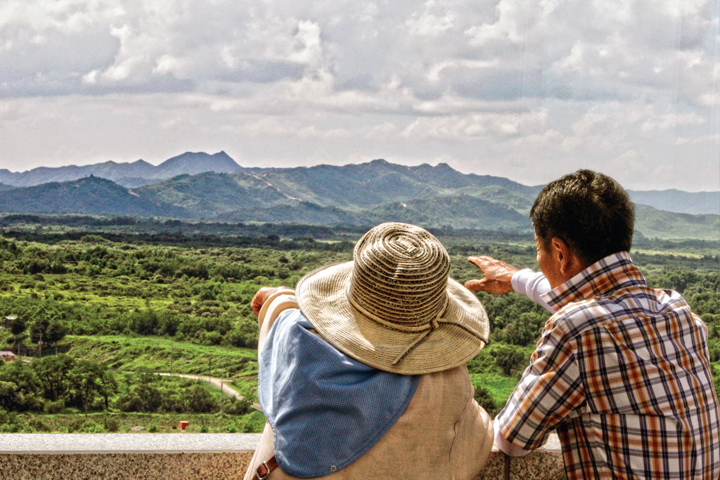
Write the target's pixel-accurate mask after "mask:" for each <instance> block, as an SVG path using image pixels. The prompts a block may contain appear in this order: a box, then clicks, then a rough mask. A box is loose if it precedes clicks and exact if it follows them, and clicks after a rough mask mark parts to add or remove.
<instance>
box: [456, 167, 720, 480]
mask: <svg viewBox="0 0 720 480" xmlns="http://www.w3.org/2000/svg"><path fill="white" fill-rule="evenodd" d="M530 218H531V219H532V221H533V225H534V228H535V242H536V244H537V261H538V264H539V265H540V269H541V271H542V274H535V273H534V272H531V271H529V270H521V271H518V270H517V269H515V268H514V267H512V266H510V265H508V264H505V263H503V262H500V261H498V260H495V259H492V258H490V257H471V258H470V259H469V260H470V261H471V262H472V263H474V264H475V265H477V266H478V267H479V268H480V269H482V270H483V272H484V274H485V278H483V279H481V280H471V281H470V282H468V283H467V284H466V286H467V287H468V288H469V289H471V290H484V291H487V292H490V293H495V294H503V293H507V292H510V291H513V290H515V291H518V292H520V293H523V294H525V295H527V296H528V297H530V298H531V299H534V300H536V301H538V302H539V303H542V304H543V305H545V306H546V308H548V309H549V310H551V311H553V312H554V315H553V316H552V317H551V318H550V319H549V320H548V322H547V323H546V325H545V328H544V330H543V333H542V337H541V338H540V340H539V342H538V343H537V346H536V348H535V351H534V353H533V355H532V357H531V361H530V366H529V367H528V368H527V370H525V372H524V374H523V376H522V378H521V379H520V383H519V384H518V386H517V387H516V389H515V391H514V392H513V394H512V395H511V397H510V399H509V400H508V402H507V404H506V405H505V408H504V409H503V410H502V411H501V412H500V414H499V415H498V416H497V418H496V419H495V422H494V423H495V443H496V444H497V445H498V447H499V448H500V449H501V450H503V451H504V452H505V453H507V454H508V455H513V456H518V455H524V454H526V453H528V452H529V451H531V450H533V449H535V448H538V447H539V446H541V445H542V444H543V443H544V442H545V440H546V439H547V435H548V434H549V433H550V432H551V431H553V430H557V433H558V435H559V438H560V441H561V443H562V449H563V457H564V461H565V469H566V473H567V477H568V478H569V479H571V480H572V479H588V478H596V479H600V478H603V479H605V478H617V479H626V478H645V479H690V478H693V479H705V480H717V479H718V476H720V425H719V423H718V422H719V421H718V415H719V412H718V399H717V394H716V392H715V389H714V385H713V381H712V377H711V373H710V372H711V369H710V363H709V353H708V348H707V335H708V331H707V327H706V326H705V324H704V323H703V322H702V321H701V320H700V319H699V318H698V317H697V316H695V315H694V314H693V313H692V312H691V311H690V308H689V306H688V305H687V303H686V302H685V301H684V300H683V299H682V297H681V296H680V295H679V294H678V293H676V292H673V291H667V290H654V289H650V288H648V286H647V284H646V282H645V280H644V278H643V276H642V275H641V274H640V272H639V271H638V269H637V268H636V267H635V265H634V264H633V262H632V260H631V259H630V256H629V254H628V252H629V250H630V247H631V243H632V234H633V223H634V210H633V206H632V204H631V203H630V199H629V197H628V195H627V193H626V192H625V191H624V190H623V189H622V187H620V185H618V184H617V183H616V182H615V181H614V180H613V179H611V178H609V177H607V176H605V175H602V174H599V173H595V172H591V171H588V170H580V171H578V172H576V173H573V174H570V175H566V176H564V177H562V178H560V179H559V180H556V181H554V182H552V183H550V184H548V185H547V186H546V187H545V188H544V189H543V190H542V191H541V192H540V194H539V195H538V197H537V199H536V200H535V203H534V204H533V206H532V209H531V211H530Z"/></svg>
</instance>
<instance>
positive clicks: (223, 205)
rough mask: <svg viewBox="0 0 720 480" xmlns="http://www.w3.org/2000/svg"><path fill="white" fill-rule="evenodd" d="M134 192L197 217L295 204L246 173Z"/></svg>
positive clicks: (188, 178)
mask: <svg viewBox="0 0 720 480" xmlns="http://www.w3.org/2000/svg"><path fill="white" fill-rule="evenodd" d="M134 191H135V192H137V193H138V195H140V196H141V197H142V198H145V199H147V200H149V201H153V202H158V203H167V204H172V205H175V206H177V207H180V208H182V209H184V210H186V211H187V212H189V215H191V216H192V217H194V218H212V217H215V216H217V215H222V214H225V213H228V212H231V211H234V210H238V209H243V208H245V209H247V208H251V209H253V208H264V207H268V206H274V205H280V204H290V203H293V202H294V200H293V199H291V198H289V197H288V195H287V194H284V193H282V192H281V191H279V190H278V189H277V188H275V187H273V186H272V185H270V184H269V183H268V182H267V181H265V180H263V179H261V178H258V177H256V176H254V175H249V174H246V173H238V174H234V175H231V174H225V173H201V174H198V175H180V176H177V177H174V178H171V179H170V180H166V181H164V182H162V183H156V184H153V185H147V186H144V187H138V188H136V189H135V190H134Z"/></svg>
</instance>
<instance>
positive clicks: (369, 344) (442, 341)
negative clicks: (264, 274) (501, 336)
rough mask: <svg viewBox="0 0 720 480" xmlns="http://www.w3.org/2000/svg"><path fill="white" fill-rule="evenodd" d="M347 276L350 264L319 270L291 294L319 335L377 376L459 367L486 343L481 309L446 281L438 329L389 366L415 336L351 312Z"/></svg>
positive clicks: (469, 295) (486, 329)
mask: <svg viewBox="0 0 720 480" xmlns="http://www.w3.org/2000/svg"><path fill="white" fill-rule="evenodd" d="M352 271H353V262H347V263H341V264H337V265H331V266H327V267H323V268H320V269H317V270H315V271H313V272H310V273H308V274H307V275H305V276H304V277H303V278H302V279H301V280H300V282H299V283H298V285H297V287H296V289H295V293H296V298H297V301H298V305H299V307H300V311H301V312H302V313H303V315H304V316H305V317H306V318H307V319H308V320H309V321H310V323H311V324H312V325H313V327H314V328H315V330H316V331H317V332H318V334H319V335H320V336H321V337H323V338H324V339H325V340H326V341H328V342H329V343H330V344H332V345H333V346H335V347H336V348H338V349H339V350H340V351H342V352H343V353H345V354H347V355H349V356H350V357H352V358H354V359H356V360H359V361H360V362H362V363H364V364H366V365H370V366H372V367H375V368H378V369H380V370H385V371H388V372H393V373H399V374H403V375H419V374H424V373H432V372H439V371H443V370H447V369H450V368H454V367H457V366H459V365H463V364H465V363H467V362H468V361H470V360H471V359H472V358H474V357H475V356H476V355H477V354H478V353H479V352H480V350H481V349H482V348H483V346H484V345H485V343H486V342H485V341H483V340H481V339H480V338H483V339H487V337H488V334H489V330H490V326H489V322H488V318H487V314H486V312H485V309H484V308H483V306H482V304H481V303H480V301H479V300H478V299H477V297H476V296H475V295H474V294H472V293H471V292H470V291H468V290H467V289H465V287H463V286H462V285H460V284H459V283H458V282H456V281H455V280H453V279H451V278H449V279H448V284H447V294H448V305H447V308H446V310H445V313H444V314H443V315H442V318H441V319H440V320H441V323H440V324H439V326H438V328H437V329H436V330H434V331H432V332H431V333H430V334H428V335H427V337H425V338H424V339H423V340H422V341H421V342H419V343H418V344H417V345H416V346H414V347H413V348H412V349H411V350H410V352H409V353H407V354H406V355H405V356H404V357H403V358H402V360H401V361H399V362H398V363H397V364H396V365H393V361H395V360H396V359H397V357H398V355H400V354H401V353H402V352H403V351H404V350H405V349H406V348H407V346H408V345H410V344H412V343H413V341H414V340H415V339H416V338H417V337H418V333H417V332H402V331H398V330H393V329H390V328H388V327H385V326H383V325H381V324H379V323H378V322H376V321H374V320H372V319H371V318H369V317H367V316H365V315H363V314H362V313H361V312H360V311H359V310H357V309H356V308H355V307H353V306H352V304H351V303H350V301H349V300H348V291H349V288H350V278H351V275H352ZM442 322H452V323H454V324H457V325H453V324H447V323H442ZM466 329H467V330H470V331H472V332H475V334H476V335H477V336H476V335H473V334H471V333H469V332H468V331H467V330H466ZM478 337H480V338H478Z"/></svg>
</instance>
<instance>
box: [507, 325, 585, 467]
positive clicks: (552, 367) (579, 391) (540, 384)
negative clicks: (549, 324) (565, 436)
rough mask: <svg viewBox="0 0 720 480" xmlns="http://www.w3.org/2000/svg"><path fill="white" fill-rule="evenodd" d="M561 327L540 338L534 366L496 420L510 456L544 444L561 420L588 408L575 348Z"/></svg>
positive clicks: (524, 374)
mask: <svg viewBox="0 0 720 480" xmlns="http://www.w3.org/2000/svg"><path fill="white" fill-rule="evenodd" d="M560 330H561V331H557V332H555V331H551V332H549V333H548V334H546V335H545V336H543V338H542V339H541V340H540V342H539V343H538V346H537V347H536V349H535V351H534V352H533V354H532V357H531V359H530V366H529V367H528V368H527V369H526V370H525V372H524V373H523V376H522V378H521V379H520V382H519V383H518V385H517V387H515V390H514V391H513V393H512V394H511V395H510V398H509V399H508V401H507V403H506V404H505V407H504V408H503V409H502V411H501V412H500V413H499V414H498V416H497V417H496V418H495V421H494V422H493V426H494V427H495V443H496V444H497V445H498V447H499V448H500V449H501V450H502V451H504V452H505V453H507V454H508V455H510V456H520V455H524V454H525V453H527V452H528V451H531V450H535V449H536V448H538V447H541V446H542V445H543V444H544V443H545V441H546V440H547V437H548V434H549V433H550V432H551V431H553V430H555V429H556V428H557V426H558V425H559V424H560V423H561V422H564V421H567V420H568V419H570V418H574V417H577V416H578V415H581V414H582V413H583V411H584V407H585V404H586V403H585V402H586V397H585V390H584V387H583V382H582V380H581V376H580V368H579V365H578V363H577V360H576V357H575V347H574V344H573V343H572V342H567V341H566V339H565V333H566V332H565V331H564V330H563V329H560Z"/></svg>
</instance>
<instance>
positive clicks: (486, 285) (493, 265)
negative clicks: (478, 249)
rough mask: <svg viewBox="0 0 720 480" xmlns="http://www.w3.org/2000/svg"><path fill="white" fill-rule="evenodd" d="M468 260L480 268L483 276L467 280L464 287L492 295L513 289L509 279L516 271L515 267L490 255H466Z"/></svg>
mask: <svg viewBox="0 0 720 480" xmlns="http://www.w3.org/2000/svg"><path fill="white" fill-rule="evenodd" d="M468 261H469V262H470V263H472V264H473V265H475V266H476V267H478V268H479V269H480V270H482V272H483V274H484V275H485V278H481V279H479V280H469V281H467V282H465V288H467V289H468V290H472V291H474V292H476V291H483V292H488V293H492V294H494V295H502V294H504V293H510V292H512V291H513V288H512V283H511V280H512V276H513V274H515V272H517V271H518V269H517V268H515V267H513V266H512V265H508V264H507V263H505V262H503V261H501V260H496V259H494V258H492V257H468Z"/></svg>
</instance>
